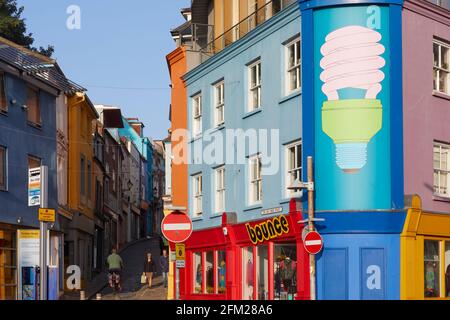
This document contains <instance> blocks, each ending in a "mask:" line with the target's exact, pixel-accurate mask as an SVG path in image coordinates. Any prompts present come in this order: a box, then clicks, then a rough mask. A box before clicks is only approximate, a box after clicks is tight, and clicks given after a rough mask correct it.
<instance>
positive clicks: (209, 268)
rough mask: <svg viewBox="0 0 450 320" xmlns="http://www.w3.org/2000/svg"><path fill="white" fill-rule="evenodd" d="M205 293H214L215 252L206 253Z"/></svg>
mask: <svg viewBox="0 0 450 320" xmlns="http://www.w3.org/2000/svg"><path fill="white" fill-rule="evenodd" d="M205 284H206V286H205V291H206V292H205V293H209V294H212V293H214V252H213V251H208V252H206V260H205Z"/></svg>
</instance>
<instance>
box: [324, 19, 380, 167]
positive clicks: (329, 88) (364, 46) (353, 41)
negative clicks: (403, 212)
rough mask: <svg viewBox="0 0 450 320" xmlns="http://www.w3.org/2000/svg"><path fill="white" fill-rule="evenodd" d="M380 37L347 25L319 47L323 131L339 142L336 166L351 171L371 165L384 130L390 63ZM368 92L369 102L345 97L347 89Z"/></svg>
mask: <svg viewBox="0 0 450 320" xmlns="http://www.w3.org/2000/svg"><path fill="white" fill-rule="evenodd" d="M381 38H382V37H381V34H380V33H379V32H377V31H375V30H372V29H369V28H366V27H362V26H347V27H343V28H340V29H337V30H335V31H333V32H331V33H329V34H328V35H327V36H326V38H325V43H324V44H323V46H322V47H321V49H320V52H321V54H322V55H323V58H322V59H321V61H320V66H321V68H322V69H323V72H322V73H321V74H320V79H321V80H322V81H323V86H322V92H323V93H324V94H325V95H326V96H327V98H328V101H326V102H325V103H324V108H323V110H322V123H323V130H324V132H325V133H326V134H327V135H328V136H330V138H332V139H333V141H334V143H335V144H336V163H337V165H338V166H339V167H340V168H341V169H342V170H344V172H347V173H354V172H358V171H359V170H360V169H361V168H363V167H364V166H365V164H366V163H367V144H368V143H369V141H370V140H371V139H372V137H373V136H374V135H375V134H376V133H377V132H378V131H380V130H381V126H382V106H381V101H380V100H377V95H378V94H379V93H380V91H381V90H382V86H381V82H382V81H383V80H384V78H385V75H384V73H383V72H382V71H381V70H380V69H381V68H383V67H384V66H385V65H386V61H385V60H384V59H383V57H381V55H382V54H383V53H384V52H385V47H384V46H383V45H382V44H380V43H379V41H380V40H381ZM346 88H355V89H363V90H366V92H365V96H364V99H340V97H339V92H340V90H342V89H346Z"/></svg>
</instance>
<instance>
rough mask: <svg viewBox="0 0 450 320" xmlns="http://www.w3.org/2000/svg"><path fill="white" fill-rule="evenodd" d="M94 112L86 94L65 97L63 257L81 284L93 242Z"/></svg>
mask: <svg viewBox="0 0 450 320" xmlns="http://www.w3.org/2000/svg"><path fill="white" fill-rule="evenodd" d="M97 118H98V114H97V112H96V110H95V108H94V105H93V104H92V102H91V101H90V100H89V97H88V96H87V95H86V94H84V93H77V94H75V95H73V96H72V97H70V98H69V99H68V136H69V162H68V189H69V190H68V205H69V210H70V211H71V213H72V214H73V219H72V221H71V222H70V224H69V225H68V226H66V227H65V228H64V230H65V235H64V239H65V250H64V251H65V252H64V254H65V260H66V261H68V263H70V264H75V265H78V266H80V268H81V278H82V287H84V284H85V283H86V282H87V281H89V280H90V279H91V278H92V269H93V257H92V253H93V245H94V241H93V240H94V239H93V237H94V232H95V231H94V230H95V223H94V208H95V184H94V157H93V156H94V151H93V126H92V122H93V121H94V120H95V119H97Z"/></svg>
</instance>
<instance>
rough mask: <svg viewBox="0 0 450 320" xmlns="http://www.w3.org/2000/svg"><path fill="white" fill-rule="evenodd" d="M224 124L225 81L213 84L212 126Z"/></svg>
mask: <svg viewBox="0 0 450 320" xmlns="http://www.w3.org/2000/svg"><path fill="white" fill-rule="evenodd" d="M223 124H225V82H224V81H221V82H219V83H217V84H215V85H214V126H216V127H219V126H221V125H223Z"/></svg>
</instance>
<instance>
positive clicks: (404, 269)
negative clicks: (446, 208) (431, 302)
mask: <svg viewBox="0 0 450 320" xmlns="http://www.w3.org/2000/svg"><path fill="white" fill-rule="evenodd" d="M400 243H401V299H402V300H423V299H446V300H450V214H446V213H434V212H426V211H424V210H422V203H421V199H420V197H419V196H417V195H414V196H411V197H409V209H408V214H407V218H406V222H405V226H404V229H403V233H402V235H401V241H400Z"/></svg>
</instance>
